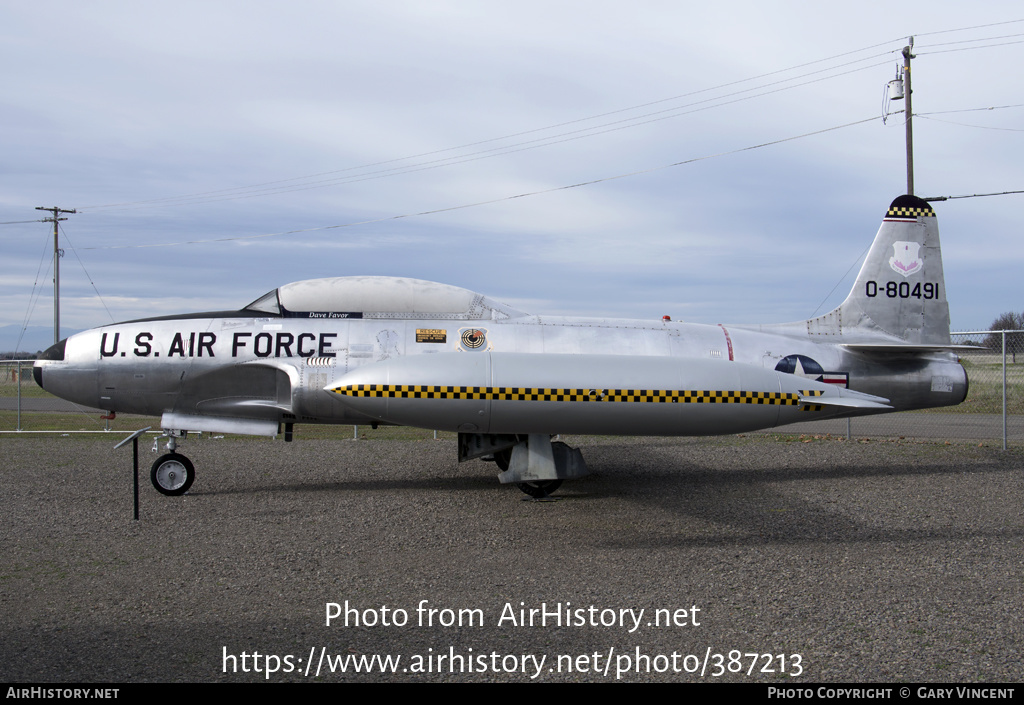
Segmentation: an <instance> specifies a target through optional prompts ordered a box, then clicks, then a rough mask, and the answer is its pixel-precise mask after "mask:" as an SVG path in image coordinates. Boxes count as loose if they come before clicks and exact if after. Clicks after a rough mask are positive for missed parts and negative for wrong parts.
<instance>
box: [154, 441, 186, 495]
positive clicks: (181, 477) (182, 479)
mask: <svg viewBox="0 0 1024 705" xmlns="http://www.w3.org/2000/svg"><path fill="white" fill-rule="evenodd" d="M186 434H187V432H186V431H178V430H175V429H167V428H165V429H164V434H163V436H161V437H162V438H166V439H167V445H166V448H167V450H169V451H170V452H169V453H167V454H165V455H161V456H160V457H159V458H157V459H156V462H154V463H153V468H152V469H151V470H150V472H149V479H150V480H151V481H152V483H153V487H155V488H156V491H157V492H159V493H160V494H165V495H167V496H169V497H177V496H178V495H183V494H185V493H186V492H188V489H189V488H190V487H191V486H192V483H193V482H194V481H195V479H196V468H195V466H194V465H193V464H192V461H191V460H189V459H188V458H186V457H185V456H184V455H182V454H181V453H176V452H175V450H176V449H177V447H178V438H184V437H185V435H186ZM161 437H158V438H155V439H154V440H153V452H154V453H156V452H157V449H158V448H159V447H160V438H161Z"/></svg>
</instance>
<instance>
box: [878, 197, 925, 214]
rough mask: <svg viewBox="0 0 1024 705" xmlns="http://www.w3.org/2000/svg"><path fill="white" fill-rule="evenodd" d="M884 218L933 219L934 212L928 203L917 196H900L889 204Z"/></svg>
mask: <svg viewBox="0 0 1024 705" xmlns="http://www.w3.org/2000/svg"><path fill="white" fill-rule="evenodd" d="M885 217H886V218H917V217H925V218H934V217H935V211H934V210H932V207H931V205H930V204H929V203H928V201H925V200H922V199H920V198H918V197H917V196H900V197H899V198H897V199H896V200H895V201H893V202H892V203H891V204H889V210H887V211H886V213H885Z"/></svg>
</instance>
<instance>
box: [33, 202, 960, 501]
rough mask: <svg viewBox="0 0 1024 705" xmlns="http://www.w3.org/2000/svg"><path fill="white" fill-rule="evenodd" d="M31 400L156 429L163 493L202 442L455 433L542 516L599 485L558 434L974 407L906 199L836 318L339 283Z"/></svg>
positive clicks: (40, 371) (61, 360)
mask: <svg viewBox="0 0 1024 705" xmlns="http://www.w3.org/2000/svg"><path fill="white" fill-rule="evenodd" d="M34 376H35V380H36V382H37V383H38V384H39V385H40V386H41V387H43V388H44V389H46V390H47V391H49V392H52V393H54V394H56V395H57V396H60V397H63V398H65V399H68V400H71V401H73V402H76V403H78V404H83V405H86V406H90V407H95V408H99V409H104V410H107V411H109V412H126V413H132V414H145V415H153V416H160V417H161V426H162V428H163V429H164V434H165V435H166V436H167V438H168V439H169V440H168V442H167V449H168V450H169V451H170V452H169V453H168V454H166V455H163V456H162V457H160V458H159V459H157V460H156V462H155V463H154V464H153V468H152V473H151V476H152V480H153V484H154V486H155V487H156V488H157V489H158V490H159V491H160V492H162V493H164V494H167V495H179V494H182V493H184V492H186V491H187V490H188V489H189V487H190V486H191V485H192V482H193V480H194V478H195V470H194V468H193V465H192V463H191V462H190V461H189V460H188V458H186V457H185V456H184V455H182V454H180V453H178V452H176V446H177V439H180V438H183V437H184V436H186V434H187V433H188V432H189V431H194V432H201V431H215V432H222V433H240V434H252V435H263V436H274V435H276V434H278V433H279V432H280V431H281V430H282V428H283V430H284V436H285V440H286V441H290V440H291V439H292V429H293V427H294V425H295V424H303V423H310V424H371V425H374V426H376V425H378V424H399V425H407V426H418V427H422V428H427V429H435V430H442V431H452V432H457V433H458V434H459V435H458V437H459V443H458V454H459V460H460V461H464V460H470V459H473V458H486V459H491V458H493V459H494V460H496V461H497V464H498V466H499V468H500V470H501V473H500V474H499V476H498V478H499V480H500V481H501V482H503V483H515V484H517V485H519V487H520V488H522V489H523V490H524V491H526V492H527V493H528V494H531V495H533V496H538V497H543V496H546V495H547V493H549V492H552V491H553V490H554V489H555V488H556V487H557V486H558V485H560V484H561V483H562V481H563V480H567V479H571V478H576V477H580V476H582V475H585V474H586V473H587V468H586V464H585V462H584V461H583V458H582V455H581V454H580V451H579V450H578V449H572V448H570V447H569V446H567V445H566V444H564V443H561V442H559V441H555V442H553V441H552V437H553V436H555V435H557V434H612V435H666V436H691V435H710V434H727V433H742V432H745V431H752V430H756V429H763V428H770V427H774V426H782V425H784V424H788V423H793V422H796V421H811V420H817V419H828V418H836V417H847V416H857V415H862V414H876V413H882V412H888V411H899V410H906V409H924V408H930V407H938V406H949V405H953V404H959V403H960V402H961V401H963V400H964V398H965V397H966V395H967V375H966V373H965V372H964V369H963V367H962V366H961V365H960V364H959V361H958V358H957V356H956V354H955V352H954V346H951V345H950V337H949V307H948V305H947V303H946V289H945V282H944V281H943V274H942V256H941V253H940V249H939V231H938V227H937V225H936V218H935V213H934V212H933V210H932V208H931V206H930V205H929V204H928V203H927V202H925V201H923V200H921V199H919V198H915V197H913V196H900V197H899V198H897V199H896V200H895V201H893V203H892V205H891V206H890V207H889V209H888V210H887V211H886V213H885V217H884V219H883V221H882V226H881V228H879V230H878V234H877V235H876V236H875V240H874V244H873V245H872V246H871V249H870V251H869V252H868V255H867V258H866V260H865V261H864V264H863V266H862V268H861V270H860V274H859V275H858V276H857V280H856V283H855V284H854V286H853V290H852V291H851V292H850V295H849V296H848V297H847V298H846V300H845V301H844V302H843V303H842V304H841V305H840V306H839V307H838V308H836V309H835V310H834V311H832V312H830V313H826V314H824V315H822V316H819V317H817V318H811V319H809V320H806V321H799V322H796V323H783V324H776V325H701V324H691V323H681V322H673V321H670V320H667V319H666V320H661V321H645V320H627V319H612V318H571V317H556V316H536V315H530V314H527V313H524V312H522V311H518V310H516V309H514V308H512V307H509V306H506V305H504V304H501V303H499V302H497V301H495V300H493V299H491V298H488V297H486V296H484V295H482V294H477V293H474V292H472V291H467V290H466V289H461V288H458V287H454V286H448V285H445V284H437V283H433V282H428V281H421V280H417V279H402V278H391V277H338V278H332V279H314V280H310V281H301V282H295V283H293V284H286V285H285V286H282V287H279V288H277V289H274V290H273V291H271V292H269V293H267V294H266V295H265V296H261V297H260V298H258V299H256V300H255V301H253V302H252V303H251V304H249V305H248V306H246V307H244V308H242V309H241V310H238V311H227V312H216V313H194V314H185V315H181V316H165V317H160V318H147V319H142V320H138V321H131V322H128V323H120V324H116V325H108V326H102V327H100V328H95V329H93V330H89V331H85V332H83V333H79V334H77V335H73V336H71V337H69V338H66V339H65V340H62V341H61V342H59V343H57V344H56V345H54V346H53V347H51V348H49V349H48V350H46V351H45V352H44V353H43V355H42V357H40V358H39V360H38V361H37V362H36V363H35V369H34Z"/></svg>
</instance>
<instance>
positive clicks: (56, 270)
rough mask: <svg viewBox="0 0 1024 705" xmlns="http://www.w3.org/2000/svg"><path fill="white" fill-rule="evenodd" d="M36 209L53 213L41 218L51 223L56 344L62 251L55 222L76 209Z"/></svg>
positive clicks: (54, 336) (58, 337)
mask: <svg viewBox="0 0 1024 705" xmlns="http://www.w3.org/2000/svg"><path fill="white" fill-rule="evenodd" d="M36 210H37V211H50V212H51V213H53V217H52V218H43V221H42V222H44V223H53V344H54V345H56V344H57V343H59V342H60V258H61V255H63V254H64V253H63V252H62V251H61V249H60V245H59V242H58V237H59V236H58V231H57V224H58V223H59V222H60V221H62V220H67V218H61V217H60V214H61V213H71V214H74V213H77V212H78V211H76V210H74V209H72V210H66V209H64V208H58V207H57V206H53V207H52V208H46V207H45V206H37V207H36Z"/></svg>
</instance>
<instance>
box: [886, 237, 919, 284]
mask: <svg viewBox="0 0 1024 705" xmlns="http://www.w3.org/2000/svg"><path fill="white" fill-rule="evenodd" d="M892 249H893V250H894V252H893V256H892V257H890V258H889V266H890V267H892V269H893V271H894V272H896V273H898V274H902V275H903V276H904V277H909V276H910V275H911V274H914V273H915V272H919V271H921V267H922V266H923V265H924V262H923V261H922V259H921V256H920V250H921V245H920V243H917V242H903V241H902V240H897V241H896V242H894V243H893V244H892Z"/></svg>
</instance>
